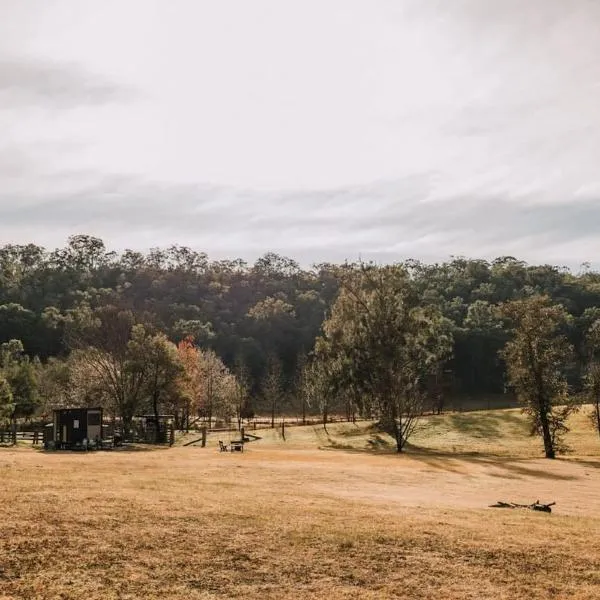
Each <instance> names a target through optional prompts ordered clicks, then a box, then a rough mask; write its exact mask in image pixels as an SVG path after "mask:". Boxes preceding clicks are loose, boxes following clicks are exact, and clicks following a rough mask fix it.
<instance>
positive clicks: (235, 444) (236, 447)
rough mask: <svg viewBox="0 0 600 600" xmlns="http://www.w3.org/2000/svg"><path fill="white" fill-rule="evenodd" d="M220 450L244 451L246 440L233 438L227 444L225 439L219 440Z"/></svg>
mask: <svg viewBox="0 0 600 600" xmlns="http://www.w3.org/2000/svg"><path fill="white" fill-rule="evenodd" d="M219 451H220V452H243V451H244V441H243V440H232V441H231V442H229V445H227V444H226V443H225V442H224V441H223V440H219Z"/></svg>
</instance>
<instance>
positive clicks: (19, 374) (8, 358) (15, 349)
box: [0, 340, 39, 421]
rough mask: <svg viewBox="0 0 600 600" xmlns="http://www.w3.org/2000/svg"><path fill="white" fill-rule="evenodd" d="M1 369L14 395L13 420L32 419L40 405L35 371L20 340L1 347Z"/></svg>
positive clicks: (6, 343) (11, 341)
mask: <svg viewBox="0 0 600 600" xmlns="http://www.w3.org/2000/svg"><path fill="white" fill-rule="evenodd" d="M0 369H1V371H2V373H3V376H4V378H5V379H6V381H7V382H8V385H9V386H10V389H11V393H12V404H13V413H12V415H11V416H12V419H13V421H15V420H16V419H18V418H21V417H25V418H29V417H31V416H32V415H33V414H34V413H35V411H36V409H37V408H38V405H39V398H38V385H37V378H36V373H35V369H34V367H33V365H32V363H31V361H30V359H29V357H28V356H27V355H26V354H25V350H24V348H23V344H22V343H21V341H20V340H10V341H9V342H5V343H4V344H2V345H1V346H0Z"/></svg>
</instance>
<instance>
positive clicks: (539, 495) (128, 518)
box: [0, 413, 600, 600]
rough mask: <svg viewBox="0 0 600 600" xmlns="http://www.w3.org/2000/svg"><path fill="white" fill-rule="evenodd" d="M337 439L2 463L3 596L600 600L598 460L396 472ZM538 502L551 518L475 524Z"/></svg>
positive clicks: (486, 458) (496, 462)
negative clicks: (502, 505) (504, 504)
mask: <svg viewBox="0 0 600 600" xmlns="http://www.w3.org/2000/svg"><path fill="white" fill-rule="evenodd" d="M511 414H516V413H511ZM488 416H489V415H488ZM450 417H451V416H450V415H449V416H447V420H444V421H443V422H442V421H440V423H439V424H438V425H439V427H442V426H444V427H445V425H443V424H444V423H446V424H451V423H452V419H451V418H450ZM483 422H484V423H487V422H486V421H485V419H484V420H483ZM492 422H493V423H495V427H496V430H502V431H501V432H500V433H502V432H503V431H504V428H505V427H508V428H515V427H517V425H518V420H517V421H515V420H514V419H513V418H512V417H511V416H509V417H507V418H506V419H504V420H503V419H502V418H499V419H492ZM482 427H483V426H482ZM490 427H491V425H490V424H489V423H487V424H486V425H485V427H484V429H481V427H480V429H479V431H478V432H476V434H477V435H481V436H483V435H484V434H485V435H486V436H487V439H488V441H489V440H490V437H493V435H494V431H496V430H492V429H490ZM336 428H337V429H335V431H334V430H332V431H330V434H329V436H327V435H325V437H323V436H324V434H323V432H322V431H321V429H320V428H314V427H311V428H294V430H293V432H292V430H291V428H290V433H289V436H290V437H289V439H288V441H287V442H282V441H281V440H279V439H278V438H277V436H276V433H275V432H271V433H269V432H268V431H265V432H263V433H264V436H263V439H262V440H260V441H258V442H252V443H251V444H249V445H248V446H247V448H246V452H244V453H243V454H241V453H233V454H230V453H227V454H225V453H219V452H218V450H217V448H216V443H217V442H216V440H211V442H210V445H209V447H208V448H204V449H202V448H200V447H195V446H191V447H175V448H172V449H156V450H152V449H139V450H129V451H122V450H115V451H113V452H106V453H101V452H98V453H70V452H65V453H59V452H55V453H51V452H50V453H45V452H39V451H36V450H33V449H31V448H16V449H2V451H1V452H0V474H1V481H2V484H1V486H0V503H1V505H2V513H3V517H2V536H1V540H0V598H4V599H8V598H19V599H20V598H27V599H28V600H29V599H36V598H38V599H56V598H62V599H65V600H66V599H73V600H75V599H78V600H79V599H81V598H88V599H100V598H102V599H106V600H116V599H120V600H126V599H131V600H133V599H139V598H149V599H159V598H169V599H180V600H183V599H203V600H208V599H217V598H218V599H227V598H273V599H280V598H289V599H292V598H293V599H294V600H298V599H300V600H302V599H309V598H310V599H316V598H328V599H331V600H337V599H349V598H353V599H354V598H355V599H378V600H379V599H385V598H410V599H412V598H415V599H416V598H419V599H430V598H440V599H442V598H443V599H457V600H458V599H460V600H464V599H473V600H475V599H478V600H479V599H490V600H492V599H494V600H498V599H506V600H509V599H510V600H519V599H523V600H525V599H531V598H534V599H536V598H539V599H544V600H546V599H548V598H569V599H571V600H582V599H590V600H591V599H594V598H598V597H600V516H599V514H598V507H599V506H600V459H599V458H598V453H596V455H595V456H593V455H591V454H587V455H586V454H582V453H577V454H575V455H573V456H569V457H568V458H564V459H559V460H555V461H547V460H544V459H542V458H536V457H531V455H530V454H528V451H527V452H525V451H524V454H523V456H519V455H516V457H509V456H507V455H503V453H502V452H495V453H494V452H488V453H487V454H478V455H474V454H469V453H468V452H467V451H465V452H463V453H462V454H460V453H458V452H455V453H451V452H450V453H442V452H441V450H440V449H436V448H434V447H432V444H433V442H431V443H430V445H429V447H427V448H425V447H421V449H420V450H418V451H417V450H414V449H413V450H412V451H411V452H410V453H409V454H407V455H405V456H396V455H394V454H393V453H389V452H387V451H385V450H384V451H382V452H367V451H363V450H361V448H363V447H369V444H368V439H369V436H371V437H372V435H373V433H372V432H369V430H368V429H365V428H366V425H361V426H360V427H357V428H355V429H352V428H353V426H352V425H347V426H342V425H336ZM485 428H487V429H485ZM473 431H474V428H472V427H471V428H469V429H468V430H467V431H465V430H463V431H462V433H461V425H460V423H456V422H454V429H453V430H452V431H450V430H448V431H446V433H443V432H442V433H441V435H446V436H449V435H451V436H453V437H454V439H455V442H456V444H459V443H462V444H465V445H467V446H468V442H467V440H468V438H469V437H470V436H471V435H473ZM590 432H591V433H590V435H589V439H587V438H586V440H583V439H582V440H580V442H581V444H582V446H581V447H584V445H583V444H584V442H585V444H588V443H589V447H590V448H593V447H594V446H593V443H594V441H595V442H596V443H598V445H599V446H600V442H598V440H594V438H593V435H592V434H593V431H591V429H590ZM270 435H271V436H272V437H269V436H270ZM421 435H422V436H423V435H425V434H421ZM513 435H514V437H515V439H518V436H516V433H515V431H513ZM294 436H295V438H294ZM461 436H462V437H461ZM425 438H426V436H425V437H422V439H421V441H423V440H424V439H425ZM432 439H433V438H432ZM340 440H346V442H347V446H348V447H347V448H345V449H337V448H336V446H339V445H340V444H341V442H340ZM348 440H354V442H353V443H354V446H353V443H350V442H348ZM324 441H325V442H329V443H324ZM490 443H491V442H490ZM493 443H499V442H498V441H496V442H493ZM519 443H521V442H520V441H519ZM527 443H529V440H527ZM318 446H320V447H321V448H327V449H318ZM585 447H586V448H587V447H588V446H587V445H586V446H585ZM537 499H540V500H541V501H543V502H550V501H556V502H557V505H556V507H555V510H554V512H553V513H552V514H551V515H548V514H543V513H534V512H531V511H520V510H505V509H492V508H487V507H488V505H489V504H491V503H493V502H495V501H497V500H508V501H514V502H524V503H525V502H532V501H534V500H537Z"/></svg>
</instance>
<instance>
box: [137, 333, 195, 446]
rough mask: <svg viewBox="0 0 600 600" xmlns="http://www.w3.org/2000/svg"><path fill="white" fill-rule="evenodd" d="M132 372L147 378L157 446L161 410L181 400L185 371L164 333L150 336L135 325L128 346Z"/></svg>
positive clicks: (175, 348)
mask: <svg viewBox="0 0 600 600" xmlns="http://www.w3.org/2000/svg"><path fill="white" fill-rule="evenodd" d="M128 352H129V364H128V368H129V369H131V370H132V371H133V372H136V373H143V374H144V381H143V386H142V390H143V394H144V396H145V397H146V399H148V400H149V401H150V406H151V409H152V412H153V415H154V424H155V430H154V431H155V440H154V441H155V442H156V443H159V442H160V441H162V440H161V439H160V436H161V431H160V427H159V423H160V419H159V417H160V413H161V407H162V406H163V405H164V404H165V403H166V402H167V401H169V400H170V401H172V400H173V399H174V398H178V397H179V396H180V395H181V389H180V387H179V386H178V384H179V382H180V381H181V375H182V374H183V372H184V367H183V365H182V363H181V360H180V358H179V354H178V353H177V347H176V346H175V344H173V343H172V342H170V341H169V340H168V339H167V336H166V335H165V334H164V333H157V334H154V335H152V334H149V333H148V332H147V331H146V329H145V328H144V326H143V325H135V326H134V327H133V329H132V332H131V340H130V341H129V344H128Z"/></svg>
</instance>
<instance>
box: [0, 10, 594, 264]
mask: <svg viewBox="0 0 600 600" xmlns="http://www.w3.org/2000/svg"><path fill="white" fill-rule="evenodd" d="M599 165H600V2H598V1H597V0H569V1H568V2H567V1H565V0H527V1H523V0H302V1H300V0H252V2H249V1H248V0H103V1H102V2H98V1H97V0H0V244H5V243H28V242H35V243H38V244H41V245H45V246H47V247H49V248H54V247H56V246H60V245H63V244H64V243H65V240H66V238H67V237H68V236H69V235H73V234H77V233H86V234H91V235H96V236H99V237H102V238H103V239H104V240H105V242H106V243H107V245H108V246H110V247H111V248H113V249H118V250H120V249H125V248H136V249H147V248H150V247H154V246H167V245H170V244H174V243H178V244H181V245H188V246H191V247H193V248H195V249H198V250H202V251H205V252H207V253H208V254H209V255H210V256H212V257H214V258H235V257H242V258H245V259H247V260H253V259H254V258H256V257H257V256H259V255H261V254H263V253H264V252H267V251H274V252H279V253H282V254H285V255H288V256H291V257H293V258H295V259H297V260H298V261H300V262H301V263H302V264H310V263H312V262H321V261H343V260H345V259H349V260H355V259H357V258H359V257H361V258H365V259H372V260H377V261H381V262H387V261H399V260H404V259H406V258H408V257H412V258H418V259H422V260H426V261H437V260H445V259H447V258H448V257H450V256H456V255H461V256H469V257H477V258H493V257H496V256H502V255H512V256H517V257H518V258H521V259H524V260H527V261H529V262H541V263H551V264H557V265H561V266H562V265H568V266H571V267H577V266H578V265H580V264H581V263H583V262H587V261H589V262H591V263H592V264H593V265H599V264H600V258H598V255H599V254H600V235H597V233H598V231H599V230H600V167H599Z"/></svg>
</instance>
